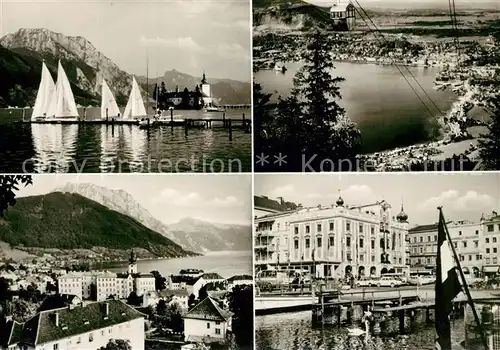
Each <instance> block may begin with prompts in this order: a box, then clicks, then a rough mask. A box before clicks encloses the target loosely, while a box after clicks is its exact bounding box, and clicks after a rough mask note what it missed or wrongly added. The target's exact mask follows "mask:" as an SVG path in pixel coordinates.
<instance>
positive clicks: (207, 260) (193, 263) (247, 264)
mask: <svg viewBox="0 0 500 350" xmlns="http://www.w3.org/2000/svg"><path fill="white" fill-rule="evenodd" d="M137 269H138V271H139V272H144V273H149V272H151V271H154V270H156V271H159V272H160V274H161V275H162V276H169V275H171V274H177V273H179V271H180V270H181V269H202V270H203V271H205V272H217V273H218V274H219V275H221V276H222V277H225V278H229V277H231V276H234V275H253V272H252V271H253V269H252V251H251V250H249V251H222V252H209V253H206V254H205V255H203V256H195V257H187V258H176V259H161V260H139V261H138V262H137ZM108 270H110V271H114V272H121V271H126V270H127V265H126V264H123V265H121V266H117V267H113V268H111V269H108Z"/></svg>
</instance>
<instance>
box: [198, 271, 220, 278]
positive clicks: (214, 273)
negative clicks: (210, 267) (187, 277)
mask: <svg viewBox="0 0 500 350" xmlns="http://www.w3.org/2000/svg"><path fill="white" fill-rule="evenodd" d="M200 278H203V279H204V280H223V279H224V277H222V276H221V275H219V274H218V273H216V272H208V273H204V274H203V275H201V276H200Z"/></svg>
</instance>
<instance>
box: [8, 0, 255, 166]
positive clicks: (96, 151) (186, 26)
mask: <svg viewBox="0 0 500 350" xmlns="http://www.w3.org/2000/svg"><path fill="white" fill-rule="evenodd" d="M250 17H251V16H250V1H249V0H238V1H229V2H227V1H226V2H221V1H218V0H203V1H198V0H191V1H168V0H155V1H128V0H116V1H94V0H89V1H77V0H70V1H59V0H56V1H45V0H42V1H24V0H5V1H0V140H1V141H0V142H1V147H0V172H3V173H68V172H70V173H75V172H78V173H82V172H85V173H98V172H105V173H110V172H112V173H130V172H136V173H160V172H161V173H163V172H165V173H177V172H197V173H199V172H202V173H210V172H251V170H252V162H251V152H252V149H251V147H252V137H251V132H252V131H251V107H250V105H251V94H252V91H251V74H252V71H251V18H250Z"/></svg>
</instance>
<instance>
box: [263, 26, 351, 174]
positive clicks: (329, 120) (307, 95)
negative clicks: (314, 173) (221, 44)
mask: <svg viewBox="0 0 500 350" xmlns="http://www.w3.org/2000/svg"><path fill="white" fill-rule="evenodd" d="M331 47H332V42H331V39H330V38H329V37H328V36H327V35H326V34H324V33H322V32H320V31H319V30H316V31H314V32H313V33H312V34H309V35H308V37H307V45H306V48H305V50H304V52H303V54H302V57H303V60H304V65H303V67H302V68H301V69H300V70H299V71H298V72H297V74H296V75H295V77H294V80H293V89H292V91H291V93H290V95H289V96H288V97H287V98H285V99H283V98H279V100H278V104H277V108H276V114H275V115H274V116H272V117H271V116H269V114H266V113H267V112H266V111H265V110H262V112H259V111H258V113H257V118H260V124H261V126H260V127H261V129H262V130H259V133H260V134H257V137H260V135H261V134H264V135H266V137H265V142H264V145H265V146H267V148H269V149H270V150H272V154H274V155H278V154H279V153H282V154H283V155H286V156H287V158H286V161H287V164H286V166H283V164H281V165H279V167H277V168H276V169H275V170H280V171H302V170H307V169H302V165H303V159H311V158H314V161H312V162H308V163H309V165H310V167H311V168H312V169H314V170H331V169H324V168H323V169H320V168H321V167H322V161H323V160H331V162H330V164H331V163H332V162H333V166H334V167H335V166H337V165H338V164H339V163H340V161H344V160H350V161H354V160H355V156H356V154H357V149H358V147H359V141H360V132H359V130H358V128H357V127H356V125H355V124H354V123H353V122H352V121H351V120H350V119H349V118H348V117H347V116H346V114H345V110H344V109H343V108H342V107H340V106H339V105H338V103H337V100H339V99H341V93H340V87H339V86H338V84H339V83H340V82H342V81H344V78H342V77H335V76H332V73H331V71H332V70H333V69H334V68H335V67H334V65H333V57H332V54H331ZM254 93H255V90H254ZM257 97H258V98H259V99H260V101H258V102H259V103H263V102H264V104H265V101H266V99H267V98H268V97H267V96H266V95H262V94H261V95H257ZM259 108H261V109H262V106H261V107H259ZM258 122H259V121H257V123H258ZM256 154H257V155H259V154H258V153H256ZM268 165H269V166H270V167H276V165H275V164H273V162H272V161H271V162H269V164H268ZM262 168H265V167H262ZM262 168H261V169H260V170H270V169H262ZM285 168H287V169H285ZM309 170H310V169H309ZM334 170H339V169H338V168H335V169H334Z"/></svg>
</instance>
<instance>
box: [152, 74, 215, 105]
mask: <svg viewBox="0 0 500 350" xmlns="http://www.w3.org/2000/svg"><path fill="white" fill-rule="evenodd" d="M153 98H154V99H155V100H157V103H158V108H160V109H161V110H166V109H168V108H170V107H174V108H176V109H202V108H204V107H212V106H214V99H213V98H212V90H211V85H210V84H209V83H208V81H207V78H206V75H205V73H203V78H202V79H201V83H200V84H197V85H195V87H194V90H189V89H188V88H187V87H186V88H184V90H182V91H180V90H179V86H178V85H177V86H176V88H175V90H174V91H168V90H167V88H166V86H165V83H164V82H162V83H161V86H158V85H155V90H154V92H153Z"/></svg>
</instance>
